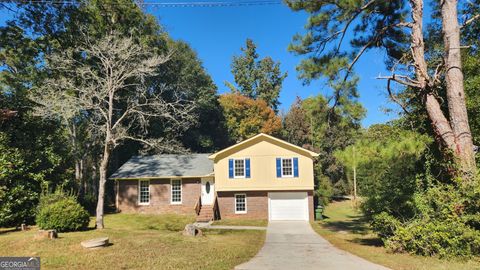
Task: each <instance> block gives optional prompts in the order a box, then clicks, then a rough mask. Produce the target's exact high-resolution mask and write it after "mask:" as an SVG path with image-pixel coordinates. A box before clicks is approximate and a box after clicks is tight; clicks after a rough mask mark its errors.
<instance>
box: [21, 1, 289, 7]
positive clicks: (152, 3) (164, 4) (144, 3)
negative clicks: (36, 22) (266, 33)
mask: <svg viewBox="0 0 480 270" xmlns="http://www.w3.org/2000/svg"><path fill="white" fill-rule="evenodd" d="M134 2H135V3H136V4H138V5H140V6H151V7H238V6H267V5H280V4H282V1H281V0H247V1H221V2H216V1H203V2H160V1H158V2H157V1H134ZM28 3H32V4H51V5H63V4H78V3H79V1H68V0H64V1H61V0H51V1H48V0H31V1H28ZM106 4H107V3H106ZM122 4H123V3H108V5H122Z"/></svg>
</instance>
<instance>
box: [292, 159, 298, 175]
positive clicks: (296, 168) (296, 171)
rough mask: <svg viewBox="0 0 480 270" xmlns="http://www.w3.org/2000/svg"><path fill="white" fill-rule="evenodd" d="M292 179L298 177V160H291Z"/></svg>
mask: <svg viewBox="0 0 480 270" xmlns="http://www.w3.org/2000/svg"><path fill="white" fill-rule="evenodd" d="M293 177H298V158H296V157H294V158H293Z"/></svg>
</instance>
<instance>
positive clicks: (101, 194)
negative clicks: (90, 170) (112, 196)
mask: <svg viewBox="0 0 480 270" xmlns="http://www.w3.org/2000/svg"><path fill="white" fill-rule="evenodd" d="M109 159H110V144H109V143H108V142H106V143H105V146H104V150H103V156H102V161H101V162H100V180H99V182H98V201H97V215H96V227H97V229H103V228H104V224H103V215H104V211H103V210H104V209H103V206H104V203H105V183H106V182H107V169H108V160H109Z"/></svg>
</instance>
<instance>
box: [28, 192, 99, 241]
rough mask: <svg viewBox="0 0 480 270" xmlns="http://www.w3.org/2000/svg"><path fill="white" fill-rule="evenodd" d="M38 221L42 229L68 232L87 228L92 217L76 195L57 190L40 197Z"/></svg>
mask: <svg viewBox="0 0 480 270" xmlns="http://www.w3.org/2000/svg"><path fill="white" fill-rule="evenodd" d="M36 221H37V225H38V226H39V227H40V228H41V229H55V230H57V231H59V232H66V231H76V230H81V229H85V228H87V226H88V222H89V221H90V217H89V215H88V212H87V211H86V210H85V209H84V208H83V207H82V206H81V205H80V204H79V203H78V202H77V200H76V197H75V196H73V195H66V194H64V193H62V192H55V193H53V194H48V195H42V197H41V198H40V205H39V208H38V213H37V218H36Z"/></svg>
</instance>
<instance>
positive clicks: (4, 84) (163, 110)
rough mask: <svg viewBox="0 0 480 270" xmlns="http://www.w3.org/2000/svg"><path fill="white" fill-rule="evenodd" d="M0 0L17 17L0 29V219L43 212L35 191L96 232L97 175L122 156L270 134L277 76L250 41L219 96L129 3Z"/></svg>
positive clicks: (103, 176)
mask: <svg viewBox="0 0 480 270" xmlns="http://www.w3.org/2000/svg"><path fill="white" fill-rule="evenodd" d="M1 7H2V8H6V9H10V10H11V11H12V10H13V11H15V12H16V16H15V17H14V18H13V19H11V20H9V21H7V22H6V25H5V26H4V27H1V28H0V44H1V45H0V61H1V65H2V69H1V71H0V89H1V91H0V109H1V111H0V112H1V114H0V115H1V117H0V126H1V130H0V149H1V151H0V226H18V225H20V224H21V223H33V222H35V215H36V214H37V212H38V213H40V212H41V213H44V212H45V211H51V210H52V209H37V206H38V205H39V201H40V200H41V197H42V196H43V197H44V198H50V197H52V198H60V199H59V201H58V202H56V203H58V204H59V205H62V204H68V203H71V202H70V201H69V200H71V198H72V197H71V195H69V194H74V195H72V196H76V197H77V198H78V200H79V202H80V203H81V204H82V205H83V206H84V207H85V208H86V209H87V210H88V211H89V212H90V214H96V217H97V227H98V228H102V227H103V226H104V224H103V212H104V210H103V208H104V207H110V205H112V203H113V195H114V188H113V184H112V183H111V181H107V178H108V175H110V174H111V173H112V172H113V171H114V170H116V169H117V168H118V167H119V166H121V165H122V164H123V163H124V162H125V161H127V160H128V159H129V158H130V157H131V156H133V155H139V154H156V153H179V152H202V153H209V152H210V153H211V152H214V151H216V150H219V149H222V148H225V147H227V146H229V145H231V144H233V143H235V142H237V141H239V140H242V139H245V138H248V137H250V136H252V135H255V134H257V133H259V132H265V133H269V134H274V135H279V134H280V131H281V127H282V123H281V117H280V116H279V115H278V105H279V102H278V97H279V94H280V90H281V87H282V82H283V80H284V78H285V77H286V73H282V72H281V71H280V63H277V62H274V61H273V60H272V59H271V58H270V57H265V58H262V59H259V55H258V54H257V53H256V45H255V44H254V43H253V41H252V40H247V42H246V44H247V47H246V48H245V49H241V51H242V52H243V53H242V54H241V55H238V56H235V57H233V60H232V73H233V75H234V78H235V82H232V83H228V87H229V88H230V89H231V92H230V93H226V94H224V95H221V96H220V95H218V93H217V86H216V85H215V84H214V83H213V80H212V78H211V77H210V75H209V74H208V73H207V72H206V71H205V69H204V68H203V66H202V62H201V61H200V60H199V59H198V57H197V55H196V53H195V51H194V50H192V48H190V46H189V45H188V44H186V43H185V42H182V41H177V40H173V39H172V38H171V37H169V35H168V33H167V32H165V31H164V30H163V29H162V26H161V25H160V24H159V23H158V22H157V21H156V19H155V18H154V17H153V16H150V15H147V14H145V13H144V12H143V11H142V9H141V7H140V6H138V5H137V4H136V3H135V2H134V1H131V0H121V1H117V0H115V1H113V0H112V1H110V0H109V1H97V0H87V1H78V2H65V3H62V4H60V3H43V2H42V3H40V2H39V3H26V2H24V1H9V2H4V3H2V4H1ZM13 11H12V12H13ZM57 193H58V194H65V195H62V196H56V195H55V194H57ZM49 194H52V195H49ZM62 198H67V199H68V200H63V199H62ZM80 212H81V211H80ZM80 212H79V214H81V213H80ZM44 216H45V215H44ZM66 218H67V217H66ZM37 221H38V220H37ZM42 222H43V223H45V222H47V223H48V221H45V220H43V219H42ZM66 222H67V221H66ZM62 226H63V225H62Z"/></svg>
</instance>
